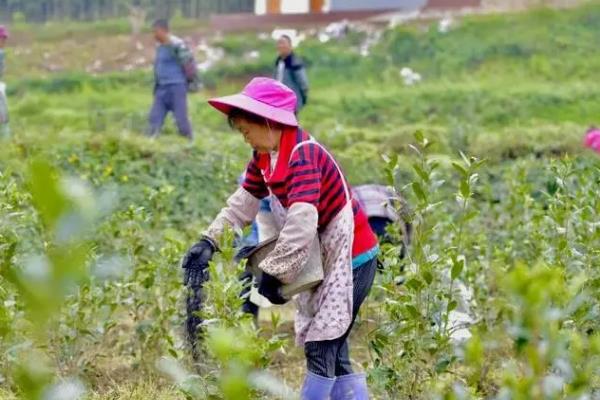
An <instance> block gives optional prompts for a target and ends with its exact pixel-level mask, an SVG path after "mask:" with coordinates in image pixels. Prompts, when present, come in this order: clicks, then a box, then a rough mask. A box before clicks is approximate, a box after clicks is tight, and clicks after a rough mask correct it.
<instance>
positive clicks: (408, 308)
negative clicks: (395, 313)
mask: <svg viewBox="0 0 600 400" xmlns="http://www.w3.org/2000/svg"><path fill="white" fill-rule="evenodd" d="M404 309H405V310H406V311H407V312H408V313H409V314H410V316H411V317H413V318H419V317H420V316H421V314H420V313H419V311H418V310H417V308H416V307H415V306H413V305H412V304H407V305H405V306H404Z"/></svg>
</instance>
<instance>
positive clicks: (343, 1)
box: [254, 0, 427, 15]
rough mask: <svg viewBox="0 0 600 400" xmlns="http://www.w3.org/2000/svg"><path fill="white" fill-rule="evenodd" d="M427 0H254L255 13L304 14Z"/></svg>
mask: <svg viewBox="0 0 600 400" xmlns="http://www.w3.org/2000/svg"><path fill="white" fill-rule="evenodd" d="M426 3H427V0H256V1H255V5H254V7H255V13H256V14H258V15H263V14H306V13H327V12H339V11H373V10H406V11H412V10H417V9H419V8H421V7H423V6H424V5H425V4H426Z"/></svg>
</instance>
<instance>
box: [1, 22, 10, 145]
mask: <svg viewBox="0 0 600 400" xmlns="http://www.w3.org/2000/svg"><path fill="white" fill-rule="evenodd" d="M7 40H8V29H7V28H6V27H5V26H4V25H0V137H6V136H9V135H10V128H9V125H8V101H7V100H6V84H5V83H4V58H5V53H4V47H5V46H6V41H7Z"/></svg>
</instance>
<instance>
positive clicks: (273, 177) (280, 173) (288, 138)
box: [258, 128, 310, 184]
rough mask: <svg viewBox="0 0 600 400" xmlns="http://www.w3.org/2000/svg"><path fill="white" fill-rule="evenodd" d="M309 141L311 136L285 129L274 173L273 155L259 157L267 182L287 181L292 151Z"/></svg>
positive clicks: (259, 164)
mask: <svg viewBox="0 0 600 400" xmlns="http://www.w3.org/2000/svg"><path fill="white" fill-rule="evenodd" d="M309 139H310V135H309V134H308V133H306V132H304V131H302V130H301V129H299V128H284V129H283V132H281V140H280V142H279V155H278V156H277V162H276V164H275V170H274V171H273V172H271V155H270V154H268V153H265V154H259V155H258V167H259V168H260V169H261V171H262V172H263V174H264V177H265V181H266V182H268V183H269V184H272V183H275V182H277V183H279V182H283V181H285V178H286V177H287V172H288V165H289V162H290V156H291V155H292V150H294V147H295V146H296V145H297V144H298V143H300V142H304V141H306V140H309Z"/></svg>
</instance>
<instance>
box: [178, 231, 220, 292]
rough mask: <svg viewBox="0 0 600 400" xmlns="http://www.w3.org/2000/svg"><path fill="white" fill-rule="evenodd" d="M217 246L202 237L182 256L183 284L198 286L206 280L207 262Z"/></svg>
mask: <svg viewBox="0 0 600 400" xmlns="http://www.w3.org/2000/svg"><path fill="white" fill-rule="evenodd" d="M215 251H217V247H216V246H215V245H214V244H213V242H212V241H211V240H210V239H207V238H204V239H202V240H200V241H199V242H198V243H196V244H195V245H193V246H192V247H191V248H190V249H189V250H188V252H187V254H186V255H185V257H184V258H183V262H182V263H181V267H182V268H183V269H184V271H185V272H184V275H183V284H184V285H189V286H191V287H193V288H196V287H199V286H201V285H202V283H204V282H206V281H207V280H208V271H207V268H208V263H209V262H210V260H211V259H212V256H213V254H214V253H215Z"/></svg>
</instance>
